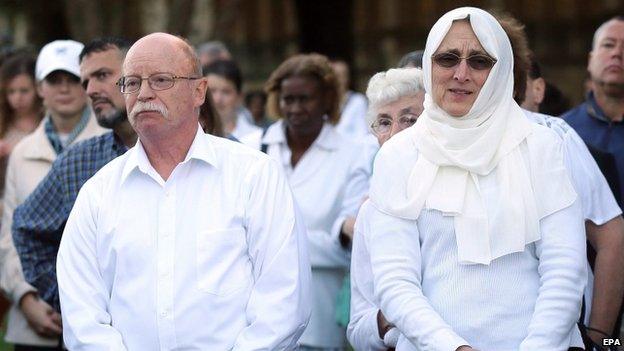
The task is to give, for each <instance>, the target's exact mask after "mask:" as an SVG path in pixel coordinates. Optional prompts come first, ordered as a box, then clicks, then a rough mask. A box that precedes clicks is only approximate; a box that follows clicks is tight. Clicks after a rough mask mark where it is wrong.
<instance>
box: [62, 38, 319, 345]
mask: <svg viewBox="0 0 624 351" xmlns="http://www.w3.org/2000/svg"><path fill="white" fill-rule="evenodd" d="M122 72H123V73H122V74H123V76H122V78H121V79H120V80H119V82H118V85H119V86H120V89H121V91H122V93H124V97H125V100H126V107H127V110H128V115H129V119H130V122H131V123H132V125H133V127H134V129H135V130H136V131H137V134H138V135H139V141H138V142H137V144H136V146H135V147H134V148H132V149H130V150H129V151H128V152H127V153H126V154H124V155H123V156H121V157H119V158H117V159H115V160H113V161H112V162H111V163H109V164H108V165H106V166H105V167H104V168H102V169H101V170H100V171H99V172H98V173H97V174H96V175H95V176H94V177H93V178H91V179H90V180H89V181H88V182H87V183H86V184H85V185H84V186H83V188H82V189H81V191H80V193H79V195H78V198H77V200H76V203H75V205H74V208H73V210H72V213H71V214H70V217H69V220H68V223H67V225H66V227H65V232H64V234H63V238H62V241H61V245H60V249H59V256H58V263H57V275H58V282H59V293H60V298H61V309H62V316H63V327H64V339H65V343H66V345H67V347H68V348H69V349H107V350H173V349H176V350H178V349H180V350H182V349H184V350H252V349H253V350H260V349H262V350H277V349H279V350H292V349H296V348H297V340H298V339H299V336H300V335H301V333H302V332H303V330H304V329H305V327H306V325H307V323H308V319H309V317H310V308H309V305H310V302H309V300H310V297H309V291H310V266H309V259H308V256H307V250H306V246H305V240H306V238H305V230H304V227H303V223H302V222H301V220H300V217H299V215H298V213H297V210H296V208H295V204H294V201H293V197H292V194H291V192H290V189H289V187H288V185H287V182H286V179H285V177H284V175H283V174H282V172H281V171H280V169H279V167H278V166H277V164H276V163H275V162H274V161H272V160H271V159H270V158H269V157H268V156H266V155H264V154H262V153H260V152H258V151H255V150H252V149H250V148H247V147H245V146H243V145H240V144H238V143H234V142H232V141H229V140H226V139H222V138H217V137H213V136H210V135H207V134H204V133H203V132H202V130H201V128H200V127H199V124H198V113H199V107H200V106H201V104H202V103H203V102H204V98H205V94H206V88H207V83H206V80H205V79H204V78H202V77H201V66H200V65H199V60H198V59H197V56H196V54H195V53H194V51H193V49H192V47H190V46H189V45H188V44H187V43H186V42H185V41H184V40H182V39H180V38H178V37H175V36H172V35H169V34H165V33H154V34H150V35H148V36H146V37H144V38H142V39H140V40H139V41H137V42H136V43H135V44H134V45H133V46H132V47H131V48H130V50H129V52H128V54H127V56H126V60H125V61H124V65H123V71H122Z"/></svg>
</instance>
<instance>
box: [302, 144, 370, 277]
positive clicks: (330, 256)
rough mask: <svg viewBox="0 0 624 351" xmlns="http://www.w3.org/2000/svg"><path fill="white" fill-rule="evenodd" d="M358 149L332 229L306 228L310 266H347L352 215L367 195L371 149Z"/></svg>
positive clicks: (350, 165)
mask: <svg viewBox="0 0 624 351" xmlns="http://www.w3.org/2000/svg"><path fill="white" fill-rule="evenodd" d="M358 147H359V148H360V152H359V153H357V155H356V154H355V153H353V157H354V158H353V162H352V163H351V164H347V165H345V167H350V169H349V173H348V176H347V181H346V182H345V185H344V191H343V194H342V202H341V203H340V212H339V214H338V216H337V217H336V219H335V220H334V223H333V224H332V227H331V230H330V232H329V233H328V232H327V231H322V230H308V237H309V240H308V243H309V250H310V262H311V264H312V267H330V268H333V267H344V268H347V267H349V257H348V248H349V246H350V245H351V237H352V236H353V235H352V233H353V224H354V223H355V216H356V215H357V212H358V210H359V208H360V206H361V205H362V202H363V201H364V199H365V198H366V196H367V195H368V188H369V180H370V176H371V172H372V157H373V155H374V151H375V150H373V149H372V148H371V147H370V146H369V145H364V144H363V143H362V144H358Z"/></svg>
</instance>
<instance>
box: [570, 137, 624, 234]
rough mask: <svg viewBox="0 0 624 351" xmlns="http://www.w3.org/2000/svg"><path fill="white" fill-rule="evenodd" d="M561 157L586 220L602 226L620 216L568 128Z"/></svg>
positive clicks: (588, 156)
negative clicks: (578, 197)
mask: <svg viewBox="0 0 624 351" xmlns="http://www.w3.org/2000/svg"><path fill="white" fill-rule="evenodd" d="M563 158H564V162H565V165H566V168H567V169H568V171H569V173H570V178H571V180H572V183H573V184H574V189H575V190H576V192H577V193H578V194H579V196H580V198H581V204H582V208H583V216H584V218H585V219H586V220H590V221H592V222H594V223H595V224H596V225H602V224H604V223H606V222H608V221H609V220H611V219H613V218H615V217H617V216H618V215H620V214H622V210H621V209H620V208H619V206H618V205H617V202H616V201H615V197H614V196H613V193H612V192H611V189H610V188H609V184H608V183H607V180H606V179H605V177H604V175H603V174H602V172H601V171H600V168H599V167H598V165H597V164H596V161H595V160H594V158H593V157H592V155H591V153H590V152H589V150H588V149H587V146H586V145H585V143H584V142H583V140H582V139H581V137H580V136H579V135H578V134H577V133H576V132H575V131H574V130H573V129H572V128H570V127H568V130H567V131H566V134H565V136H564V138H563Z"/></svg>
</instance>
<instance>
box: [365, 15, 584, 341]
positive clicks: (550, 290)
mask: <svg viewBox="0 0 624 351" xmlns="http://www.w3.org/2000/svg"><path fill="white" fill-rule="evenodd" d="M423 76H424V85H425V90H426V95H425V102H424V107H425V108H424V111H423V113H422V114H421V115H420V117H419V118H418V120H417V122H416V124H415V125H414V126H413V127H412V128H409V129H407V130H406V131H404V132H403V133H399V134H397V135H396V136H395V137H393V138H392V139H391V140H389V141H388V142H386V143H385V144H384V146H383V147H382V148H381V150H380V151H379V153H378V155H377V157H376V160H375V166H374V172H373V177H372V180H371V190H370V202H369V203H367V204H365V205H364V206H363V207H362V210H361V211H360V214H359V215H358V224H357V226H358V227H359V226H360V225H361V226H363V227H366V230H367V231H368V232H369V233H370V234H371V235H370V238H369V239H368V242H369V243H370V245H369V250H370V257H371V265H372V273H373V277H374V291H375V293H376V297H377V298H379V301H380V305H381V311H382V312H383V315H384V316H385V318H386V319H387V320H388V321H389V323H391V324H393V325H395V326H396V327H397V329H398V330H399V331H400V333H401V334H402V336H401V337H400V338H399V341H398V344H397V350H458V351H464V350H502V351H505V350H567V349H568V348H569V347H570V346H581V345H580V344H576V345H575V344H574V342H575V341H578V340H580V339H579V338H578V337H579V331H578V329H577V328H576V323H575V322H576V321H577V319H578V316H579V312H580V305H581V296H582V293H583V287H584V285H585V279H586V274H587V273H586V270H585V269H586V268H585V265H584V256H585V240H584V226H583V219H582V215H581V207H580V204H579V202H578V201H577V196H576V193H575V192H574V190H573V188H572V185H571V183H570V180H569V179H568V175H567V171H566V169H565V167H564V163H563V158H562V156H561V155H562V153H561V151H560V150H561V140H560V139H558V138H557V137H556V136H555V135H554V134H553V133H552V132H551V131H550V130H549V129H547V128H545V127H543V126H540V125H537V124H534V123H531V122H530V121H528V119H527V118H526V117H525V116H524V115H523V112H522V110H521V109H520V107H519V106H518V105H517V104H516V102H515V101H514V100H513V53H512V48H511V45H510V42H509V39H508V37H507V36H506V34H505V32H504V31H503V29H502V28H501V26H500V25H499V23H498V22H497V21H496V19H495V18H494V17H492V16H491V15H490V14H489V13H487V12H485V11H483V10H480V9H476V8H470V7H465V8H459V9H456V10H453V11H450V12H448V13H447V14H445V15H444V16H442V17H441V18H440V19H439V20H438V21H437V22H436V24H435V25H434V26H433V27H432V29H431V32H430V33H429V36H428V38H427V44H426V47H425V54H424V57H423Z"/></svg>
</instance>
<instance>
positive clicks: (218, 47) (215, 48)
mask: <svg viewBox="0 0 624 351" xmlns="http://www.w3.org/2000/svg"><path fill="white" fill-rule="evenodd" d="M197 53H198V54H200V55H201V54H209V55H210V56H218V55H220V54H221V53H224V54H228V55H229V54H230V50H228V48H227V46H225V44H223V43H222V42H220V41H217V40H214V41H207V42H205V43H202V44H200V45H199V46H197Z"/></svg>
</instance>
